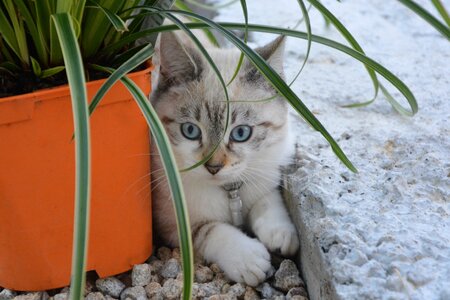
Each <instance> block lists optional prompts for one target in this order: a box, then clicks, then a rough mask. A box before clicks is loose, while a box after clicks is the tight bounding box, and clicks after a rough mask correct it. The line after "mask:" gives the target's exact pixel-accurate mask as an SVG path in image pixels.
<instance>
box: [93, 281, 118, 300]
mask: <svg viewBox="0 0 450 300" xmlns="http://www.w3.org/2000/svg"><path fill="white" fill-rule="evenodd" d="M95 286H96V287H97V289H98V290H99V291H100V292H102V293H103V294H105V295H110V296H111V297H114V298H119V296H120V293H121V292H122V291H123V290H124V289H125V284H124V283H123V282H122V281H120V280H119V279H117V278H115V277H108V278H102V279H98V280H97V281H96V282H95Z"/></svg>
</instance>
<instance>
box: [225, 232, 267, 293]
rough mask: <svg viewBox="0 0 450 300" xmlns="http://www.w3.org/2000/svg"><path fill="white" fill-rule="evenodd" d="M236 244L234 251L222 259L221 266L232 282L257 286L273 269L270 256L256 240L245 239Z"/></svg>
mask: <svg viewBox="0 0 450 300" xmlns="http://www.w3.org/2000/svg"><path fill="white" fill-rule="evenodd" d="M235 242H236V244H235V245H234V246H233V248H234V249H233V251H229V252H228V253H227V254H226V255H225V256H224V257H222V258H221V259H220V263H219V265H220V266H221V267H222V269H223V270H224V271H225V273H226V274H227V276H228V277H229V278H230V279H231V280H233V281H236V282H243V283H246V284H247V285H250V286H257V285H258V284H259V283H261V282H263V281H264V280H265V279H266V275H267V273H268V272H269V270H270V269H271V267H272V265H271V263H270V254H269V252H268V251H267V249H266V247H264V245H263V244H261V243H260V242H259V241H258V240H256V239H251V238H248V237H245V239H240V240H238V241H235Z"/></svg>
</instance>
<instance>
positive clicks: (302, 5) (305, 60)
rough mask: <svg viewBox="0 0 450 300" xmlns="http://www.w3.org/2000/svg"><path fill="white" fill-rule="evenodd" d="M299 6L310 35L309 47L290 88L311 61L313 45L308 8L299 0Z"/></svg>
mask: <svg viewBox="0 0 450 300" xmlns="http://www.w3.org/2000/svg"><path fill="white" fill-rule="evenodd" d="M298 4H299V5H300V8H301V10H302V15H303V19H304V20H305V28H306V33H307V34H308V45H307V46H306V54H305V59H304V60H303V64H302V66H301V67H300V70H299V71H298V72H297V74H296V75H295V77H294V79H292V81H291V83H289V86H291V85H292V84H293V83H294V82H295V81H296V80H297V78H298V77H299V76H300V74H301V73H302V71H303V69H304V68H305V66H306V63H307V62H308V59H309V54H310V52H311V45H312V40H311V35H312V30H311V21H310V19H309V13H308V9H307V8H306V6H305V3H304V2H303V0H298Z"/></svg>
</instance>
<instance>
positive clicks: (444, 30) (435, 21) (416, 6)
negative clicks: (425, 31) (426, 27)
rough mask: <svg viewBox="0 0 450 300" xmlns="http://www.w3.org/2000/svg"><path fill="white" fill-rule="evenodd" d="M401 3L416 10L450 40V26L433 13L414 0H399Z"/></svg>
mask: <svg viewBox="0 0 450 300" xmlns="http://www.w3.org/2000/svg"><path fill="white" fill-rule="evenodd" d="M398 1H399V2H400V3H401V4H403V5H405V6H406V7H408V8H409V9H410V10H412V11H413V12H415V13H416V14H417V15H418V16H419V17H421V18H422V19H424V20H425V21H427V22H428V24H430V25H431V26H433V27H434V28H435V29H436V30H437V31H439V32H440V33H441V34H442V35H443V36H444V37H446V38H447V39H448V40H450V28H449V27H448V26H446V25H445V24H443V23H442V22H441V21H439V20H438V19H436V18H435V17H434V16H433V15H432V14H430V13H429V12H428V11H426V10H425V9H424V8H423V7H422V6H420V5H419V4H417V3H416V2H414V1H412V0H398Z"/></svg>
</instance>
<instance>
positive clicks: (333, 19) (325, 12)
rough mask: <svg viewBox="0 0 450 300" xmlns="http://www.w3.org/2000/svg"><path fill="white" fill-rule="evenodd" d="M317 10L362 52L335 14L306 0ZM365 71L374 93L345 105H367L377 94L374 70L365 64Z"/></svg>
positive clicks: (312, 0) (314, 1)
mask: <svg viewBox="0 0 450 300" xmlns="http://www.w3.org/2000/svg"><path fill="white" fill-rule="evenodd" d="M308 1H309V2H310V3H311V4H312V5H313V6H314V7H315V8H316V9H317V10H318V11H320V13H321V14H322V15H323V16H324V17H325V18H326V19H327V20H329V21H330V24H333V26H334V27H335V28H336V29H337V30H338V31H339V32H340V33H341V35H342V36H343V37H344V38H345V39H346V40H347V42H348V43H349V44H350V45H351V47H352V48H353V49H355V50H356V51H358V52H361V53H362V54H365V53H364V50H363V49H362V47H361V46H360V45H359V43H358V42H357V41H356V39H355V38H354V37H353V35H352V34H351V33H350V31H348V30H347V28H346V27H345V26H344V25H343V24H342V23H341V21H339V19H338V18H336V16H335V15H333V14H332V13H331V12H330V11H329V10H328V9H327V8H326V7H325V6H324V5H323V4H322V3H320V2H319V1H317V0H308ZM365 68H366V70H367V72H368V73H369V76H370V79H371V80H372V84H373V89H374V95H373V97H372V98H371V99H370V100H368V101H365V102H363V103H356V104H349V105H346V107H356V106H364V105H368V104H370V103H372V102H373V101H375V99H376V98H377V96H378V90H379V88H380V83H379V81H378V78H377V75H376V74H375V72H374V71H373V70H372V69H370V68H368V67H367V66H365Z"/></svg>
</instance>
